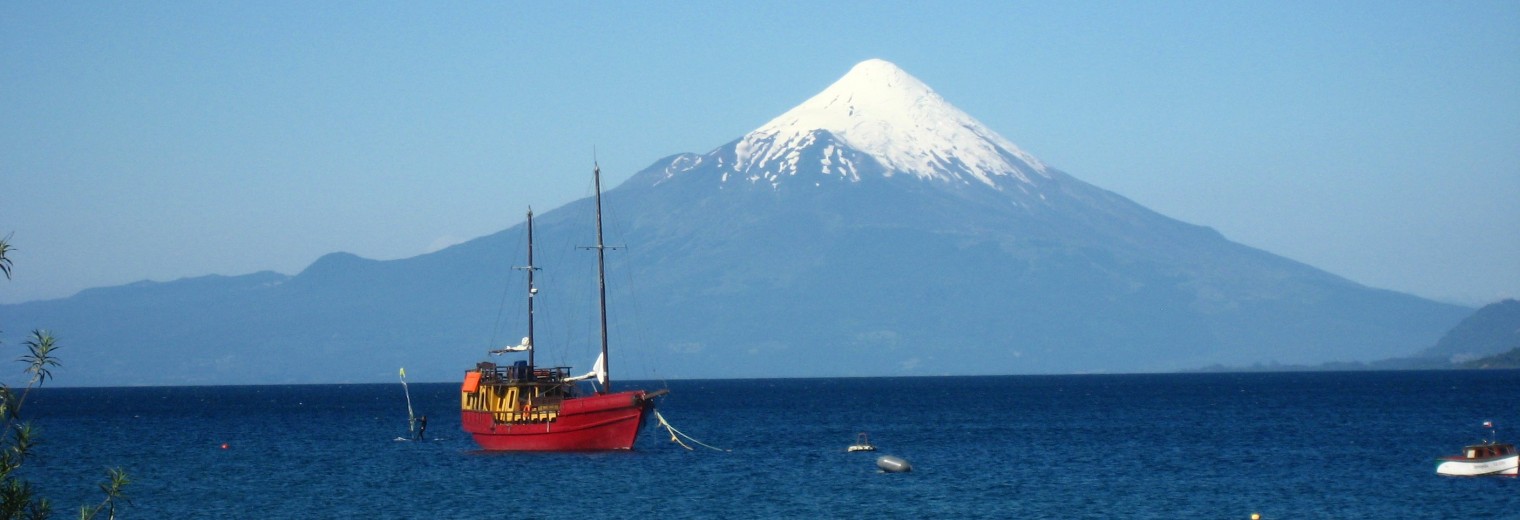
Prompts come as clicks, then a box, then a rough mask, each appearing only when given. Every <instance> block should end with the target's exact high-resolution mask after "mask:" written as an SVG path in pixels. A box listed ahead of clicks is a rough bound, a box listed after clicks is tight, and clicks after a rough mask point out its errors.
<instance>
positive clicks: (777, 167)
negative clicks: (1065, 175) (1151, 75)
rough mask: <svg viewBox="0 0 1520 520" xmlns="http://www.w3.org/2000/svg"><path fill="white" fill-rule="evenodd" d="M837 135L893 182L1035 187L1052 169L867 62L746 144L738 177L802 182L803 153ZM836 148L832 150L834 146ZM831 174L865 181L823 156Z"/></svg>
mask: <svg viewBox="0 0 1520 520" xmlns="http://www.w3.org/2000/svg"><path fill="white" fill-rule="evenodd" d="M822 132H827V133H829V134H833V139H834V140H836V141H837V142H838V143H839V144H841V145H843V146H846V147H849V148H851V149H854V150H857V151H859V152H862V153H864V154H866V155H868V156H870V157H872V158H874V159H875V160H876V161H877V162H879V163H880V164H881V165H882V166H884V167H885V168H886V170H887V175H889V176H890V175H893V174H897V173H901V174H908V175H914V176H917V177H919V178H922V179H926V180H939V181H947V182H959V183H965V184H970V183H971V182H972V181H976V182H979V183H982V184H985V185H987V186H990V187H993V188H995V189H1002V187H1003V186H1002V184H1001V183H1000V182H999V180H1000V179H1015V180H1017V181H1019V182H1023V183H1031V182H1032V181H1031V176H1042V177H1045V176H1048V174H1047V172H1046V169H1045V165H1044V164H1041V163H1040V161H1039V160H1038V159H1035V158H1034V156H1032V155H1029V154H1028V153H1026V152H1024V151H1023V150H1020V149H1019V148H1018V147H1017V146H1015V145H1014V144H1013V143H1012V142H1010V141H1008V140H1007V139H1004V138H1003V137H1002V136H1000V135H998V134H997V133H996V132H993V131H992V130H991V129H988V128H987V127H986V126H984V125H982V124H981V123H980V122H978V121H977V120H976V119H974V118H972V117H971V116H970V115H967V114H966V113H965V112H962V111H961V110H960V109H958V108H955V107H954V106H952V105H951V104H950V103H948V102H946V101H945V99H944V98H942V97H940V95H939V94H936V93H935V92H934V90H933V89H930V88H929V87H928V86H927V85H925V84H924V83H923V82H921V81H919V80H918V79H917V78H914V77H913V76H911V75H909V74H908V73H907V72H904V71H903V70H902V69H900V68H898V67H897V66H896V65H894V64H892V63H890V62H887V61H884V60H879V59H872V60H866V61H863V62H861V63H859V64H857V65H855V67H854V68H852V69H850V72H849V73H848V74H845V75H844V77H842V78H840V79H839V80H838V81H836V82H834V84H833V85H830V86H829V87H828V88H827V89H824V90H823V92H820V93H819V94H818V95H816V96H813V97H812V98H811V99H808V100H807V101H805V102H803V103H802V104H801V105H798V106H797V107H796V108H793V109H791V110H789V111H787V112H786V113H784V114H782V115H781V116H780V117H777V118H775V119H772V120H771V121H770V122H768V123H766V124H765V125H764V126H761V127H760V128H759V129H756V130H755V131H753V132H750V133H749V134H748V135H745V136H744V137H743V138H741V139H740V140H739V142H738V143H737V145H736V148H735V152H736V157H735V162H734V163H733V164H732V171H734V172H736V173H738V174H739V175H738V176H737V177H738V178H739V179H744V180H748V181H750V182H761V181H762V180H763V181H765V182H768V183H770V184H772V185H776V184H777V183H778V182H779V180H780V178H781V177H783V176H789V175H796V173H797V171H798V164H799V161H801V160H802V159H803V157H804V154H803V153H802V150H805V149H808V148H810V147H812V146H814V145H815V144H817V143H818V142H819V140H820V137H821V135H822ZM829 145H830V146H831V145H832V143H830V144H829ZM822 155H823V161H824V163H825V164H823V173H824V174H837V175H842V176H845V177H846V178H850V179H851V180H858V172H857V171H856V168H855V166H856V165H855V164H854V163H852V162H850V161H846V160H839V159H840V156H839V154H837V153H835V151H834V150H833V149H828V150H824V152H823V154H822Z"/></svg>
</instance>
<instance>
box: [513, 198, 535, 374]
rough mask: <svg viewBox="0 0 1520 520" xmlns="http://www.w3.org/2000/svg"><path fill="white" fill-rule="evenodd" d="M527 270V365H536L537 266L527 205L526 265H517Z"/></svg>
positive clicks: (531, 212) (531, 223) (531, 216)
mask: <svg viewBox="0 0 1520 520" xmlns="http://www.w3.org/2000/svg"><path fill="white" fill-rule="evenodd" d="M515 269H522V270H525V271H528V366H530V367H533V366H538V365H535V364H534V363H533V351H535V350H538V348H537V347H538V340H537V338H534V337H533V297H534V296H537V295H538V287H535V286H534V285H533V271H537V270H538V266H536V265H533V207H532V206H528V265H526V266H523V267H517V268H515Z"/></svg>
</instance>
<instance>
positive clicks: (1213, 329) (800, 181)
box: [0, 62, 1470, 385]
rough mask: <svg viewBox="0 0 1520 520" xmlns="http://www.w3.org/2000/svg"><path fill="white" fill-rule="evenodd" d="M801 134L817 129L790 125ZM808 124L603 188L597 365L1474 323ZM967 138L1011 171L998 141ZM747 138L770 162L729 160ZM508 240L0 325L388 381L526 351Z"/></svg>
mask: <svg viewBox="0 0 1520 520" xmlns="http://www.w3.org/2000/svg"><path fill="white" fill-rule="evenodd" d="M883 63H884V62H883ZM871 65H872V66H873V67H878V68H880V67H881V66H882V64H881V63H872V64H871ZM857 68H858V67H857ZM893 68H894V69H895V66H894V67H893ZM889 72H892V71H889ZM892 74H896V72H892ZM902 74H903V75H906V73H902ZM849 77H850V75H848V74H847V75H846V77H845V78H846V79H849ZM894 77H895V76H894ZM907 77H911V76H907ZM852 81H853V80H852ZM898 81H905V80H901V79H900V78H899V80H898ZM914 81H915V82H916V81H917V80H916V79H915V80H914ZM840 82H844V79H841V81H840ZM840 82H836V85H837V84H839V83H840ZM923 88H924V89H927V86H925V87H923ZM912 90H913V91H914V92H920V94H919V95H917V98H915V99H922V98H924V97H925V95H922V94H921V91H920V90H919V89H918V88H917V87H916V86H913V89H912ZM924 91H927V92H930V93H932V90H924ZM825 92H828V89H825ZM818 97H819V96H814V98H818ZM888 97H890V96H888ZM829 99H834V98H829ZM930 101H932V103H930V104H931V105H934V106H935V107H936V110H940V111H941V112H943V111H945V110H949V109H953V110H956V111H958V109H954V107H953V106H950V105H949V104H948V102H943V100H942V99H938V98H933V99H930ZM807 104H808V102H804V103H803V105H799V106H805V105H807ZM843 106H844V105H840V106H834V107H831V108H830V109H833V108H840V107H843ZM944 107H949V108H948V109H945V108H944ZM789 112H790V111H789ZM966 117H968V118H969V116H966ZM777 119H780V118H777ZM799 120H800V119H799ZM774 121H775V120H774V119H773V121H772V122H774ZM787 121H790V119H788V120H787ZM972 121H974V120H972ZM977 124H978V125H979V123H977ZM769 125H770V123H767V125H762V126H761V127H760V129H766V128H769ZM806 126H828V125H812V124H806V125H794V126H789V127H787V128H794V127H795V128H801V127H806ZM795 128H794V129H795ZM960 128H962V129H965V128H966V126H965V125H961V127H960ZM805 130H806V131H802V130H798V131H797V132H793V133H790V134H787V133H784V132H772V133H756V132H752V133H750V134H746V136H742V137H740V138H738V139H734V140H731V141H729V142H728V143H726V144H724V145H722V146H719V147H717V148H714V149H713V150H710V151H709V152H707V153H703V154H696V153H680V154H672V155H667V156H665V157H663V158H661V159H659V160H657V161H654V162H653V163H652V164H651V165H650V166H649V167H648V168H645V169H644V170H641V171H640V172H637V173H635V174H634V175H632V176H631V177H629V178H628V179H627V180H625V181H624V182H622V183H621V184H619V185H618V186H616V187H614V188H611V189H608V190H606V193H605V197H604V198H605V210H606V221H607V230H608V233H609V236H608V240H607V242H608V243H609V244H619V245H624V244H626V245H628V246H629V247H628V248H627V249H623V250H619V251H617V252H614V253H613V254H610V255H609V256H608V267H609V273H610V277H609V293H610V294H609V297H610V299H611V300H612V302H611V306H612V308H611V310H610V316H609V318H610V320H611V321H612V324H611V325H612V327H613V329H614V330H613V332H614V337H615V338H616V339H615V342H614V343H615V345H616V346H615V347H614V349H615V351H614V354H613V356H614V357H615V358H616V359H615V360H614V361H613V362H612V363H611V366H614V367H618V368H617V370H618V374H616V375H615V377H620V378H624V379H627V378H642V379H659V378H703V377H826V376H902V375H942V374H967V375H975V374H1039V373H1091V372H1158V371H1176V370H1185V369H1196V368H1200V367H1206V366H1211V365H1225V366H1241V365H1250V364H1252V363H1286V364H1313V363H1323V362H1331V361H1366V360H1374V359H1384V358H1390V357H1397V356H1400V355H1406V354H1408V353H1411V352H1415V351H1417V350H1419V349H1422V348H1426V347H1428V346H1429V345H1430V344H1432V343H1433V342H1434V341H1435V340H1436V338H1438V337H1439V336H1440V335H1441V334H1443V333H1444V332H1446V331H1447V330H1448V329H1450V327H1451V325H1452V324H1453V323H1456V322H1457V321H1458V320H1460V319H1461V318H1462V317H1464V316H1466V315H1467V314H1468V313H1469V312H1470V309H1465V308H1462V307H1460V306H1454V305H1447V304H1441V303H1436V302H1431V301H1428V300H1424V299H1421V298H1418V297H1414V296H1410V295H1403V294H1399V293H1395V292H1392V291H1385V290H1380V289H1373V288H1368V287H1365V286H1362V285H1360V284H1356V283H1354V282H1352V281H1350V280H1346V279H1344V278H1342V277H1339V276H1336V275H1334V274H1331V273H1327V272H1324V271H1321V270H1319V269H1316V268H1313V267H1312V266H1308V265H1306V264H1303V263H1300V262H1296V261H1293V260H1290V259H1287V258H1283V257H1280V256H1277V255H1274V254H1271V253H1269V252H1266V251H1262V250H1259V249H1255V248H1252V247H1250V246H1246V245H1243V244H1238V243H1235V242H1231V241H1229V240H1228V239H1226V238H1225V237H1224V236H1223V235H1221V234H1219V233H1218V232H1217V231H1215V230H1213V229H1211V228H1208V227H1205V226H1199V225H1195V224H1189V223H1185V222H1181V221H1178V220H1176V219H1172V218H1170V217H1167V216H1165V215H1162V214H1160V213H1157V212H1155V211H1153V210H1150V209H1148V208H1145V207H1144V206H1141V205H1139V204H1137V203H1135V202H1133V201H1130V200H1129V199H1127V198H1125V197H1123V196H1122V195H1120V194H1117V193H1113V192H1110V191H1108V190H1105V189H1102V188H1100V187H1097V186H1093V185H1091V184H1088V183H1086V182H1083V181H1081V180H1080V179H1077V178H1076V177H1073V176H1071V175H1069V174H1067V173H1065V172H1062V171H1060V170H1058V169H1056V168H1053V167H1050V166H1047V165H1044V164H1042V163H1038V161H1037V160H1036V159H1033V156H1028V157H1029V159H1030V160H1031V161H1034V162H1022V163H1017V164H1016V163H1013V162H1010V163H1009V164H1011V166H1009V169H1006V170H998V171H994V170H988V169H985V168H983V167H984V166H985V165H987V164H991V163H989V162H987V161H982V160H960V159H957V157H958V156H957V155H954V154H951V155H948V156H947V155H945V153H940V154H939V155H937V156H936V155H935V154H934V153H927V155H912V154H909V155H911V156H912V157H917V158H919V159H924V160H923V161H921V162H912V161H907V162H904V161H898V162H892V161H888V160H885V159H883V158H881V157H879V156H877V155H874V154H873V153H872V152H868V151H866V150H862V149H858V148H856V147H855V146H856V145H857V144H858V143H859V142H860V141H853V142H852V141H850V140H847V139H846V138H845V137H844V136H842V135H841V134H845V135H849V129H848V128H843V129H840V128H836V129H828V128H811V129H805ZM835 130H838V131H839V133H836V131H835ZM757 131H758V130H757ZM968 132H969V130H968ZM868 135H876V134H869V133H868ZM967 135H975V136H977V137H976V139H979V140H981V142H982V143H983V144H986V143H992V144H990V145H988V146H990V148H983V149H992V150H995V151H996V152H997V153H998V154H999V157H1001V158H1003V159H1008V160H1010V161H1012V160H1014V159H1017V160H1018V161H1023V159H1020V158H1019V157H1018V156H1017V155H1016V154H1015V152H1013V150H1017V147H1016V146H1013V145H1012V143H1009V146H1012V148H1006V147H1002V146H1001V145H999V144H997V143H996V141H995V140H989V139H991V138H989V137H987V136H989V135H990V136H995V135H996V134H995V133H993V132H991V130H986V131H984V132H983V131H977V132H970V133H969V134H967ZM750 138H754V139H751V140H749V141H746V139H750ZM794 138H795V139H794ZM765 139H769V141H766V142H765V143H760V141H758V140H765ZM997 139H1001V138H1000V137H997ZM918 141H919V143H918V144H924V143H928V142H930V141H933V140H931V139H927V138H926V139H918ZM950 141H953V140H950ZM935 142H936V143H943V142H946V141H945V140H939V141H935ZM746 143H748V144H746ZM787 143H790V144H787ZM852 143H855V144H852ZM758 144H765V145H766V146H757V145H758ZM889 144H891V143H889ZM741 146H742V147H747V148H746V150H751V151H759V150H762V149H763V150H766V151H767V152H766V153H767V154H771V155H770V156H773V159H772V160H766V161H748V162H746V161H741V155H742V154H744V153H746V152H744V151H741ZM860 146H869V145H860ZM978 146H980V145H978ZM932 148H933V147H932V146H931V147H929V148H924V147H918V148H915V147H913V146H905V147H904V149H909V150H917V151H919V152H922V151H923V150H926V149H932ZM772 152H774V154H772ZM915 153H917V152H915ZM946 153H948V152H946ZM1018 153H1022V151H1019V152H1018ZM1024 155H1027V154H1024ZM746 157H748V158H751V159H753V158H759V157H761V155H757V154H750V155H748V156H746ZM778 158H779V159H785V160H776V159H778ZM905 164H906V166H904V165H905ZM1020 164H1023V166H1020ZM778 165H779V166H780V167H778ZM844 165H849V166H848V168H846V167H845V166H844ZM978 165H982V166H978ZM1035 165H1038V166H1039V169H1038V170H1035V169H1034V168H1035ZM915 167H923V168H925V169H924V170H913V168H915ZM978 168H982V169H978ZM1020 168H1024V169H1020ZM588 170H589V167H588ZM925 172H927V173H925ZM999 172H1001V173H999ZM920 173H924V174H923V175H920ZM587 174H588V175H589V171H588V172H587ZM978 175H980V177H978ZM1019 175H1022V177H1020V176H1019ZM982 179H988V180H990V182H983V181H982ZM999 188H1001V189H999ZM592 213H593V202H592V201H591V200H590V199H581V200H577V201H572V202H570V203H568V204H565V205H563V206H560V207H558V208H553V209H551V210H549V211H544V212H540V213H538V214H537V215H536V218H535V238H537V239H538V240H539V243H538V245H537V247H536V248H535V253H536V258H535V264H537V265H539V266H543V268H544V269H543V271H541V272H540V276H541V278H540V279H539V284H540V288H541V289H542V292H541V293H540V294H539V296H538V297H536V299H537V301H538V303H539V306H538V307H537V308H536V309H535V312H536V313H538V316H539V317H540V319H541V320H542V321H541V322H540V329H539V331H540V337H539V345H540V346H542V347H543V348H542V349H541V350H540V351H539V356H540V358H539V359H541V360H553V361H552V362H554V363H566V364H571V365H580V366H585V365H587V364H589V362H590V360H591V359H593V358H594V357H595V354H594V353H593V352H592V349H591V348H590V344H591V342H590V341H588V338H594V337H595V334H596V333H595V330H594V329H593V328H592V325H591V320H587V319H585V318H586V317H587V315H589V314H591V313H590V312H589V309H594V302H593V300H592V295H593V294H594V289H595V287H596V285H595V280H594V277H593V276H592V275H591V273H592V272H594V271H593V266H594V263H593V260H592V255H587V254H585V253H584V251H581V250H580V249H578V246H585V245H586V244H588V243H589V242H590V241H591V237H592V236H593V233H592V229H591V228H592ZM524 246H525V239H524V237H523V226H522V224H516V225H513V226H511V227H508V228H507V229H504V230H502V231H500V232H497V233H492V234H490V235H486V236H482V237H478V238H476V239H473V240H469V241H466V242H464V243H461V244H457V245H454V246H451V247H448V248H444V249H441V250H439V251H435V252H432V253H428V254H424V255H418V256H415V257H411V258H404V259H398V260H387V261H379V260H369V259H363V258H359V257H357V256H354V255H350V254H346V253H334V254H330V255H326V256H324V257H322V258H320V259H318V260H317V261H315V262H313V263H312V265H311V266H308V267H307V268H306V269H305V270H303V271H302V272H301V273H299V274H297V275H295V276H290V277H288V278H280V277H279V276H261V277H253V278H247V279H242V278H239V277H225V278H205V279H197V280H199V281H190V280H186V281H180V282H171V283H168V284H163V285H162V286H159V285H155V284H150V285H149V286H144V287H124V288H120V289H119V290H117V291H106V292H102V293H92V295H95V296H102V295H103V296H108V297H91V298H70V299H64V300H57V301H51V302H48V304H47V305H40V304H39V305H28V304H21V305H9V306H0V310H3V311H4V313H3V314H0V315H3V316H7V319H6V323H3V324H0V325H4V326H5V327H6V328H7V329H13V328H15V327H16V326H17V325H21V326H23V327H31V326H45V327H49V328H56V329H57V330H60V331H66V332H62V333H60V334H59V336H60V340H61V341H64V342H65V344H67V345H75V346H77V347H78V349H77V350H75V351H74V352H78V353H80V358H79V359H78V360H77V363H78V366H80V367H81V369H82V371H81V372H80V374H87V376H85V375H81V376H76V377H88V378H92V379H86V380H84V381H88V383H78V381H81V380H79V379H76V380H73V381H74V382H70V381H65V380H60V383H61V384H65V385H67V384H134V385H135V384H246V383H302V382H369V381H388V380H389V379H390V378H391V377H393V376H394V372H395V368H396V366H398V365H399V366H405V367H406V368H407V370H408V372H411V373H413V374H414V375H415V377H416V378H417V379H418V380H450V379H453V378H454V377H457V375H458V374H459V373H461V372H462V370H464V369H465V368H467V367H469V366H473V364H474V362H476V361H479V360H480V359H481V357H482V356H483V355H484V354H483V353H484V352H485V351H487V350H489V349H492V348H496V347H499V346H501V345H502V344H504V343H506V342H513V343H515V342H516V341H518V338H519V337H521V335H522V334H521V331H520V330H519V329H521V328H522V323H521V316H523V315H525V314H526V311H525V309H524V308H523V306H524V305H525V304H524V302H523V300H525V299H526V298H525V297H523V296H522V295H521V293H520V292H518V291H521V290H523V289H522V288H521V287H522V282H521V280H518V279H517V277H519V276H520V274H519V273H516V272H515V271H513V270H512V269H511V267H512V266H514V265H521V262H522V261H523V260H522V254H523V253H522V250H523V248H524ZM280 276H283V275H280ZM620 282H621V283H620ZM82 294H83V293H82ZM12 320H14V321H12ZM33 324H36V325H33ZM292 361H294V363H293V362H292ZM69 362H70V363H71V364H72V363H76V361H75V360H74V359H73V358H70V360H69ZM64 377H70V376H67V375H65V376H64Z"/></svg>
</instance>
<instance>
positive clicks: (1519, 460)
mask: <svg viewBox="0 0 1520 520" xmlns="http://www.w3.org/2000/svg"><path fill="white" fill-rule="evenodd" d="M1436 473H1439V474H1441V475H1451V476H1457V477H1480V476H1485V475H1516V474H1517V473H1520V455H1517V454H1511V455H1508V456H1504V457H1494V458H1489V459H1468V458H1460V457H1448V458H1444V459H1441V461H1440V463H1439V464H1437V465H1436Z"/></svg>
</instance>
